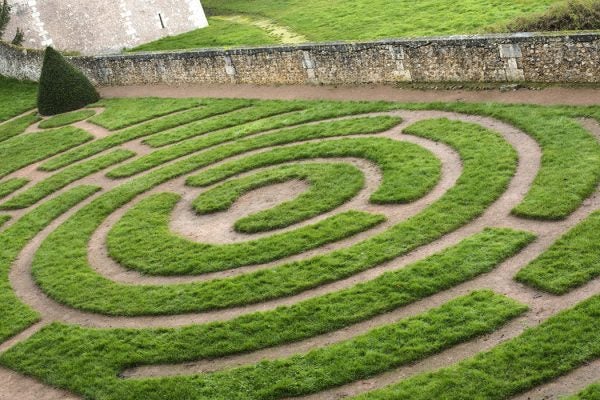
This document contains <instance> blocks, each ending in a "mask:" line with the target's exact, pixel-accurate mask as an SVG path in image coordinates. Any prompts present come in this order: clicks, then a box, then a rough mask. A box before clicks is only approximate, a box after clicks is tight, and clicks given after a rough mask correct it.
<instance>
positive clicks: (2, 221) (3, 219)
mask: <svg viewBox="0 0 600 400" xmlns="http://www.w3.org/2000/svg"><path fill="white" fill-rule="evenodd" d="M11 218H12V217H11V216H10V215H0V226H2V225H4V224H5V223H7V222H8V221H10V219H11Z"/></svg>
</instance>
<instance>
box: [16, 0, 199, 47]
mask: <svg viewBox="0 0 600 400" xmlns="http://www.w3.org/2000/svg"><path fill="white" fill-rule="evenodd" d="M8 3H9V4H11V5H12V7H13V15H12V17H11V20H10V23H9V25H8V29H7V32H6V35H5V37H6V38H12V37H14V33H15V31H16V29H17V28H21V29H22V30H24V33H25V43H24V44H25V45H26V46H27V47H30V48H43V47H46V46H50V45H51V46H54V47H55V48H57V49H59V50H66V51H77V52H79V53H81V54H99V53H103V54H105V53H115V52H117V53H118V52H121V50H122V49H123V48H131V47H135V46H137V45H139V44H142V43H147V42H150V41H153V40H156V39H159V38H161V37H164V36H168V35H177V34H179V33H183V32H188V31H191V30H193V29H197V28H203V27H205V26H207V25H208V22H207V20H206V17H205V15H204V11H203V9H202V5H201V3H200V1H199V0H9V1H8Z"/></svg>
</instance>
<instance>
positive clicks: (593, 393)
mask: <svg viewBox="0 0 600 400" xmlns="http://www.w3.org/2000/svg"><path fill="white" fill-rule="evenodd" d="M598 399H600V383H596V384H594V385H590V386H588V387H587V388H586V389H585V390H582V391H581V392H580V393H578V394H577V395H575V396H572V397H569V398H568V399H567V400H598Z"/></svg>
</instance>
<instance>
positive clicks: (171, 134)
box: [144, 101, 304, 147]
mask: <svg viewBox="0 0 600 400" xmlns="http://www.w3.org/2000/svg"><path fill="white" fill-rule="evenodd" d="M303 108H304V107H303V105H301V104H294V103H293V102H292V103H289V102H284V101H261V102H259V103H258V104H256V105H254V106H253V107H249V108H242V109H240V110H236V111H234V112H231V113H228V114H226V115H221V116H216V117H213V118H209V119H206V120H203V121H198V122H196V123H191V124H189V125H186V126H184V127H181V128H179V129H173V130H171V131H168V132H162V133H157V134H155V135H152V136H151V137H149V138H148V139H145V140H144V143H145V144H147V145H149V146H151V147H161V146H166V145H168V144H173V143H177V142H181V141H182V140H185V139H189V138H192V137H194V136H200V135H203V134H205V133H208V132H212V131H217V130H220V129H225V128H231V127H234V126H238V125H241V124H245V123H248V122H252V121H256V120H259V119H263V118H267V117H272V116H275V115H279V114H284V113H288V112H292V111H299V110H302V109H303Z"/></svg>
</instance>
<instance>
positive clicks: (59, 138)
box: [0, 127, 93, 178]
mask: <svg viewBox="0 0 600 400" xmlns="http://www.w3.org/2000/svg"><path fill="white" fill-rule="evenodd" d="M92 139H93V136H92V135H90V134H89V133H87V132H85V131H83V130H81V129H77V128H73V127H65V128H59V129H55V130H49V131H43V132H39V133H29V134H26V135H19V136H15V137H13V138H12V139H9V140H5V141H4V142H0V160H2V163H1V164H0V178H2V177H4V176H6V175H8V174H10V173H11V172H14V171H17V170H19V169H21V168H23V167H25V166H27V165H29V164H33V163H34V162H37V161H41V160H44V159H46V158H48V157H50V156H53V155H55V154H58V153H60V152H62V151H65V150H67V149H70V148H72V147H75V146H78V145H80V144H82V143H85V142H87V141H90V140H92Z"/></svg>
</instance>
